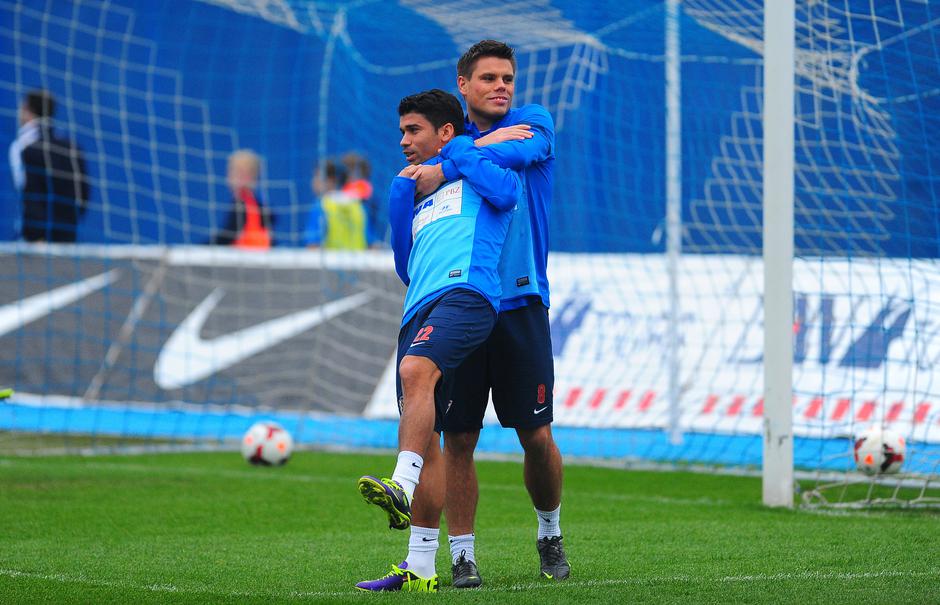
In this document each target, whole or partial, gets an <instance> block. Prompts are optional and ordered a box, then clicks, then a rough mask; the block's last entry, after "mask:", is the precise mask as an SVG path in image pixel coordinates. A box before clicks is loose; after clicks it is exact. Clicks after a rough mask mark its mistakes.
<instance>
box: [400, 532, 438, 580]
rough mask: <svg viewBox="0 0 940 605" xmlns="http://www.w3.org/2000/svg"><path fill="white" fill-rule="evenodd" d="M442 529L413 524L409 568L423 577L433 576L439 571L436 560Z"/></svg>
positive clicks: (409, 546)
mask: <svg viewBox="0 0 940 605" xmlns="http://www.w3.org/2000/svg"><path fill="white" fill-rule="evenodd" d="M440 532H441V530H440V529H438V528H436V527H418V526H417V525H412V526H411V537H410V538H409V539H408V557H407V558H406V559H405V562H406V563H408V569H409V570H411V571H413V572H414V573H416V574H418V575H419V576H421V577H422V578H431V577H433V576H434V575H435V574H436V573H437V568H436V567H435V565H434V560H435V559H436V558H437V547H438V536H439V535H440Z"/></svg>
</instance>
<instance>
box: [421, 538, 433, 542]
mask: <svg viewBox="0 0 940 605" xmlns="http://www.w3.org/2000/svg"><path fill="white" fill-rule="evenodd" d="M421 541H422V542H437V540H435V539H434V538H421Z"/></svg>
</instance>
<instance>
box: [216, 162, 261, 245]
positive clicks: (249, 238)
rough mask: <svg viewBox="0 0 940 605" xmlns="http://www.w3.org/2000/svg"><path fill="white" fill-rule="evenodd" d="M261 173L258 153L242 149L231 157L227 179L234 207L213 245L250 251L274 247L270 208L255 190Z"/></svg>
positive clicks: (232, 206)
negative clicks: (263, 202)
mask: <svg viewBox="0 0 940 605" xmlns="http://www.w3.org/2000/svg"><path fill="white" fill-rule="evenodd" d="M260 173H261V158H260V157H259V156H258V154H256V153H255V152H253V151H251V150H248V149H240V150H238V151H236V152H234V153H232V154H231V155H230V156H229V158H228V175H227V177H226V182H227V183H228V186H229V189H230V190H231V191H232V202H231V209H230V210H229V212H228V215H227V217H226V220H225V223H224V225H225V226H224V227H223V228H222V230H220V231H219V232H217V233H216V234H215V235H214V236H213V237H212V239H211V240H210V243H211V244H215V245H219V246H235V247H238V248H244V249H251V250H267V249H268V248H270V247H271V245H272V237H271V228H272V222H273V221H272V216H271V211H270V210H269V209H268V208H267V207H266V206H264V205H263V204H262V203H261V200H260V198H259V197H258V196H257V194H256V193H255V190H256V188H257V185H258V177H259V175H260Z"/></svg>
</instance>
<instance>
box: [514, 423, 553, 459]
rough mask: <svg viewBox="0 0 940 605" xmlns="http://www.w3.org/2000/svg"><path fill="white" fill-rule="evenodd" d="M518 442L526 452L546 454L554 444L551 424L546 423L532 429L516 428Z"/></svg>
mask: <svg viewBox="0 0 940 605" xmlns="http://www.w3.org/2000/svg"><path fill="white" fill-rule="evenodd" d="M516 434H517V435H518V436H519V443H520V444H521V445H522V449H524V450H525V452H526V453H527V454H534V455H540V456H541V455H546V454H547V453H549V452H551V450H552V449H553V448H554V445H555V439H554V438H553V437H552V429H551V425H549V424H546V425H543V426H539V427H536V428H534V429H516Z"/></svg>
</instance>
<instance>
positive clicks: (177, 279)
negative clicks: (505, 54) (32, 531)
mask: <svg viewBox="0 0 940 605" xmlns="http://www.w3.org/2000/svg"><path fill="white" fill-rule="evenodd" d="M761 6H762V3H761V2H760V1H759V0H686V1H684V2H682V3H681V10H680V12H679V16H678V23H677V25H678V32H679V45H678V46H677V47H670V46H669V45H668V44H667V42H666V39H667V36H666V22H667V15H666V9H665V5H664V4H663V3H660V2H648V1H645V0H643V1H641V0H625V1H618V2H601V3H595V2H591V3H587V2H577V1H575V0H522V1H520V2H514V3H503V2H497V1H495V0H494V1H489V0H475V1H472V2H466V1H457V0H436V1H434V2H431V1H429V0H400V1H399V2H396V3H391V2H378V1H369V0H364V1H358V2H334V1H316V2H301V1H299V0H207V1H195V0H165V1H162V2H158V3H153V2H135V1H131V0H111V1H107V2H105V1H102V0H75V1H73V2H57V1H54V0H41V1H40V2H28V1H20V0H0V10H2V15H3V16H2V21H0V71H2V72H3V78H0V117H2V119H0V130H2V134H3V135H4V139H5V140H8V141H12V140H13V139H14V138H15V136H16V127H17V107H18V105H19V103H20V101H21V99H22V97H23V95H24V94H26V93H27V92H28V91H30V90H34V89H46V90H48V91H50V92H51V93H52V94H53V95H54V96H55V98H56V100H57V103H58V107H59V109H58V111H57V112H56V115H55V124H56V126H57V127H58V128H59V129H60V130H61V131H62V132H63V133H68V134H69V135H70V136H71V137H72V138H73V139H74V140H76V141H77V142H78V144H79V145H80V146H81V148H82V150H83V152H84V154H85V157H86V160H87V163H88V172H89V177H90V181H91V185H92V196H91V199H90V201H89V205H88V210H87V212H86V213H85V215H84V216H83V218H82V220H81V222H80V224H79V227H78V243H77V244H74V245H73V244H25V243H22V242H18V241H17V239H18V233H19V229H20V225H19V224H18V221H17V220H8V221H4V222H3V223H2V224H0V231H2V232H0V237H3V238H4V239H6V240H9V241H8V242H7V243H5V244H3V245H2V247H0V257H2V262H0V284H2V289H0V297H2V298H0V387H3V386H10V387H13V388H14V389H15V391H16V393H15V395H14V396H13V397H12V398H11V399H10V400H9V401H8V402H7V403H6V404H3V405H2V406H0V430H2V431H4V432H3V433H2V434H0V445H2V443H3V441H4V440H6V441H7V442H9V443H13V444H15V445H16V447H15V448H13V449H16V448H19V447H21V444H22V443H23V442H24V439H25V437H24V436H25V435H32V436H35V435H40V436H42V439H41V440H40V441H41V442H42V443H43V444H52V446H53V447H60V448H61V447H65V448H83V447H91V448H97V449H100V448H101V447H110V446H112V445H113V446H120V447H129V446H141V447H156V446H155V445H154V444H157V445H162V444H167V445H168V446H170V447H179V445H180V443H183V444H185V445H187V446H189V447H215V446H220V445H221V446H228V445H230V442H231V441H232V440H235V439H238V437H239V436H240V435H241V433H242V432H243V431H244V430H245V428H247V426H248V425H249V424H250V423H251V422H252V421H254V420H256V419H260V418H270V419H275V420H278V421H280V422H281V423H282V424H284V425H285V426H286V428H288V429H289V430H291V431H292V432H293V433H294V436H295V439H296V440H297V441H298V442H299V443H300V444H302V445H309V446H341V447H394V446H395V443H396V441H395V421H396V419H397V407H396V402H395V397H394V388H393V379H394V375H393V371H394V366H393V352H394V350H395V340H396V336H397V329H398V324H399V319H400V307H401V302H402V298H403V291H404V290H403V287H402V286H401V285H400V284H399V283H398V281H397V278H396V277H395V274H394V272H393V270H392V264H391V258H390V253H389V251H388V249H387V245H386V244H384V242H385V239H386V237H387V234H386V232H385V228H384V224H385V220H386V218H387V217H386V214H385V208H384V193H385V191H387V188H388V185H389V183H390V181H391V179H392V177H393V176H394V175H395V174H397V172H398V171H399V170H400V169H401V167H402V165H403V163H404V162H403V160H402V157H401V153H400V150H399V148H398V140H399V136H400V135H399V133H398V130H397V112H396V108H397V104H398V101H399V99H401V98H402V97H403V96H405V95H408V94H412V93H414V92H417V91H419V90H425V89H429V88H435V87H437V88H443V89H445V90H449V91H452V92H454V93H456V92H457V91H456V86H455V64H456V60H457V58H458V57H459V56H460V54H461V53H462V52H463V51H464V50H465V49H466V48H467V47H468V46H469V45H471V44H472V43H474V42H476V41H478V40H480V39H483V38H495V39H500V40H505V41H507V42H509V43H510V44H512V45H513V46H514V48H515V49H516V52H517V59H518V73H517V87H516V97H515V105H517V106H518V105H522V104H525V103H540V104H542V105H544V106H545V107H547V108H548V109H549V111H550V112H551V114H552V116H553V118H554V120H555V127H556V133H557V138H556V148H555V150H554V151H555V155H556V164H555V175H554V200H553V207H552V212H551V223H552V224H551V234H550V241H551V250H552V252H551V255H550V267H549V277H550V279H551V281H552V303H553V304H552V313H551V319H552V337H553V347H554V355H555V365H556V373H557V377H556V385H555V419H556V429H555V434H556V436H557V438H558V440H559V444H560V446H561V448H562V450H563V452H564V453H565V454H566V455H568V456H580V457H589V458H602V459H607V460H613V461H623V462H624V463H645V462H655V463H666V464H677V465H683V466H695V465H729V466H734V467H739V468H744V469H747V468H757V467H759V466H760V464H761V435H762V413H763V402H762V399H761V397H762V390H763V374H762V363H763V350H762V347H763V344H762V338H763V317H762V287H763V286H762V284H763V264H762V261H761V229H762V211H761V203H762V201H761V200H762V197H761V195H762V192H761V170H762V165H761V157H762V145H761V142H762V131H761V113H762V91H763V88H762V81H761V78H762V65H763V59H762V53H763V43H762V27H763V17H762V10H761ZM937 18H938V14H937V10H936V9H935V8H933V7H931V5H930V4H929V3H924V2H920V1H917V0H898V1H896V2H894V1H892V2H878V3H872V2H869V1H868V0H865V1H862V0H857V1H856V0H839V1H836V0H832V1H828V2H798V3H797V40H796V49H797V53H796V56H797V64H796V92H797V108H796V114H797V120H796V124H795V136H796V158H795V164H796V168H795V174H794V180H795V185H796V199H795V201H794V208H795V210H794V211H795V217H794V218H795V231H796V235H795V244H796V258H794V284H793V286H794V291H795V299H794V329H793V337H794V349H795V352H794V384H793V387H794V395H795V397H794V405H793V419H794V433H795V444H794V445H795V464H796V466H797V468H798V469H800V470H802V471H805V472H806V473H809V474H808V475H803V477H809V479H807V480H804V481H801V488H802V489H803V490H804V491H806V492H809V493H810V494H812V496H811V497H810V498H808V500H810V501H812V502H815V503H819V502H834V501H837V500H839V501H844V500H848V499H851V498H854V497H855V496H854V495H853V496H848V495H841V496H837V497H833V496H832V494H834V493H836V492H838V493H841V494H855V493H856V492H855V490H856V488H858V486H852V485H849V484H850V483H853V482H856V481H859V480H861V478H862V476H861V475H859V474H858V473H856V472H855V462H854V459H853V442H854V438H855V437H856V436H857V435H859V434H861V432H862V431H863V430H865V429H866V428H868V427H869V426H871V425H882V426H884V427H886V428H889V429H891V430H893V431H896V432H897V433H899V434H900V435H902V436H903V437H904V438H905V439H906V440H907V451H906V456H907V459H906V461H905V463H904V466H903V467H902V474H901V475H897V476H894V477H893V478H892V477H876V478H875V479H874V480H870V479H865V480H864V481H865V482H864V483H862V484H861V489H862V491H863V492H865V493H863V494H862V495H861V496H858V498H856V499H861V500H866V498H867V499H868V500H874V499H875V498H881V497H882V496H881V495H877V496H872V494H875V491H872V489H871V488H872V486H875V487H878V488H879V489H882V488H883V489H888V490H889V491H890V490H892V489H894V487H895V486H897V485H901V484H903V487H901V488H897V490H895V491H894V492H892V493H894V494H895V495H894V496H891V495H890V494H889V495H888V496H886V497H887V498H889V499H890V498H897V499H903V500H905V501H911V500H914V501H922V499H923V498H927V497H929V496H930V494H931V493H932V492H931V487H932V484H931V483H930V482H931V481H932V480H933V479H934V478H935V477H936V475H937V470H938V464H940V445H938V444H940V386H938V385H937V384H935V383H934V382H933V380H934V376H935V375H936V371H935V368H934V366H935V358H937V357H938V354H937V347H938V342H940V341H938V339H937V338H936V335H937V332H938V329H937V327H936V326H935V325H934V324H935V323H936V321H935V320H934V317H935V316H937V313H935V302H934V300H933V299H934V298H935V296H933V292H935V291H936V289H937V287H938V286H940V283H938V281H940V270H938V269H940V267H938V265H937V258H938V256H940V249H938V242H940V232H938V231H940V221H938V213H937V207H938V194H940V180H938V176H937V175H938V174H940V157H938V156H940V151H938V148H937V145H936V144H935V143H934V141H933V139H934V137H933V136H932V135H933V133H935V132H938V131H940V128H938V127H940V124H938V121H940V117H938V116H940V95H938V94H937V92H938V90H940V88H938V86H940V82H938V74H940V70H938V61H940V59H938V57H937V53H936V48H937V46H938V44H937V42H938V40H937V34H936V27H935V25H936V22H937ZM673 61H675V62H678V65H679V69H678V78H679V81H678V84H679V85H680V87H681V96H680V97H679V103H678V106H676V107H674V106H672V105H671V103H670V100H669V98H668V94H667V92H666V90H667V82H666V66H667V65H668V64H670V62H673ZM672 112H678V113H672ZM671 116H672V117H675V116H679V117H680V121H679V125H680V130H681V134H680V138H679V141H680V144H679V146H678V151H679V156H678V157H679V158H680V159H679V163H678V168H679V170H678V174H679V175H680V177H681V188H680V196H679V198H680V199H679V202H680V203H681V213H680V217H681V224H679V225H676V224H674V223H670V222H669V221H667V220H666V217H667V206H668V204H669V194H668V189H669V187H668V183H667V174H671V172H670V168H669V166H670V165H669V163H668V162H667V155H668V154H669V153H670V147H669V143H668V140H669V139H668V136H667V128H666V125H667V122H668V120H669V119H670V117H671ZM238 149H251V150H254V151H255V152H256V153H257V154H258V156H259V157H260V159H261V163H260V179H259V182H258V186H257V195H258V197H259V199H260V200H261V203H262V204H263V205H264V207H265V208H267V209H268V210H269V212H270V214H271V216H272V223H271V234H272V237H273V243H274V246H273V247H272V248H271V249H270V250H267V251H260V252H259V251H245V250H241V249H237V248H235V247H231V246H218V245H209V244H210V242H211V241H212V239H213V237H215V235H216V234H218V233H219V232H220V230H222V229H223V227H224V225H225V221H226V216H227V214H228V212H229V211H230V210H231V208H232V201H231V194H230V193H229V189H228V185H227V177H226V171H227V162H228V158H229V155H230V154H231V153H232V152H233V151H235V150H238ZM347 152H356V153H358V154H359V155H361V156H362V157H364V158H366V159H367V160H368V162H369V164H370V168H371V172H370V174H369V176H368V178H369V180H370V181H371V183H372V185H373V187H374V191H375V193H374V196H373V198H372V199H371V201H370V202H368V203H367V204H366V206H367V208H366V209H367V212H368V213H369V217H370V220H371V221H372V223H373V225H374V230H375V232H376V238H377V241H376V243H375V246H374V249H371V250H367V251H361V252H333V251H325V250H322V249H309V248H307V247H306V246H305V244H306V243H307V240H306V238H305V232H306V230H307V223H308V219H309V216H310V213H311V208H312V207H313V205H314V202H315V196H314V193H313V192H312V191H311V179H312V177H313V176H314V173H315V170H316V167H317V166H318V165H321V164H322V163H323V161H324V160H326V159H328V158H336V159H338V158H341V156H343V155H344V154H346V153H347ZM674 166H675V165H674ZM4 170H8V171H9V170H10V169H9V168H4ZM8 175H9V177H7V182H8V186H7V187H4V188H0V211H2V212H3V213H4V215H5V216H8V217H17V216H21V208H20V196H19V193H18V192H17V190H16V189H15V188H14V187H13V185H12V183H13V179H12V178H11V177H12V172H8ZM676 229H678V230H679V231H678V235H679V237H680V238H681V252H680V253H679V254H678V255H672V256H670V254H667V242H668V241H669V240H670V237H675V236H676ZM676 434H681V439H670V435H676ZM480 449H481V450H482V451H487V452H495V453H512V452H518V451H520V450H519V446H518V443H517V441H516V437H515V435H514V433H513V432H512V431H506V430H502V429H501V428H499V426H498V424H497V423H496V422H495V419H494V418H491V417H488V419H487V423H486V427H485V428H484V431H483V435H482V437H481V441H480ZM912 482H913V483H912ZM918 482H919V483H918ZM915 483H916V485H917V486H919V488H918V487H915V488H914V492H915V493H914V495H913V496H911V493H912V492H910V491H909V486H911V485H913V484H915ZM833 484H835V485H838V486H840V487H839V488H838V489H837V490H833V489H829V488H828V487H825V486H829V485H833ZM817 487H823V488H824V489H822V491H820V490H819V489H817ZM917 489H921V490H922V491H921V492H920V495H917V493H916V492H917ZM827 494H828V495H827ZM865 494H868V495H867V496H866V495H865ZM879 494H880V492H879ZM897 494H900V496H898V495H897ZM918 499H921V500H918Z"/></svg>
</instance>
